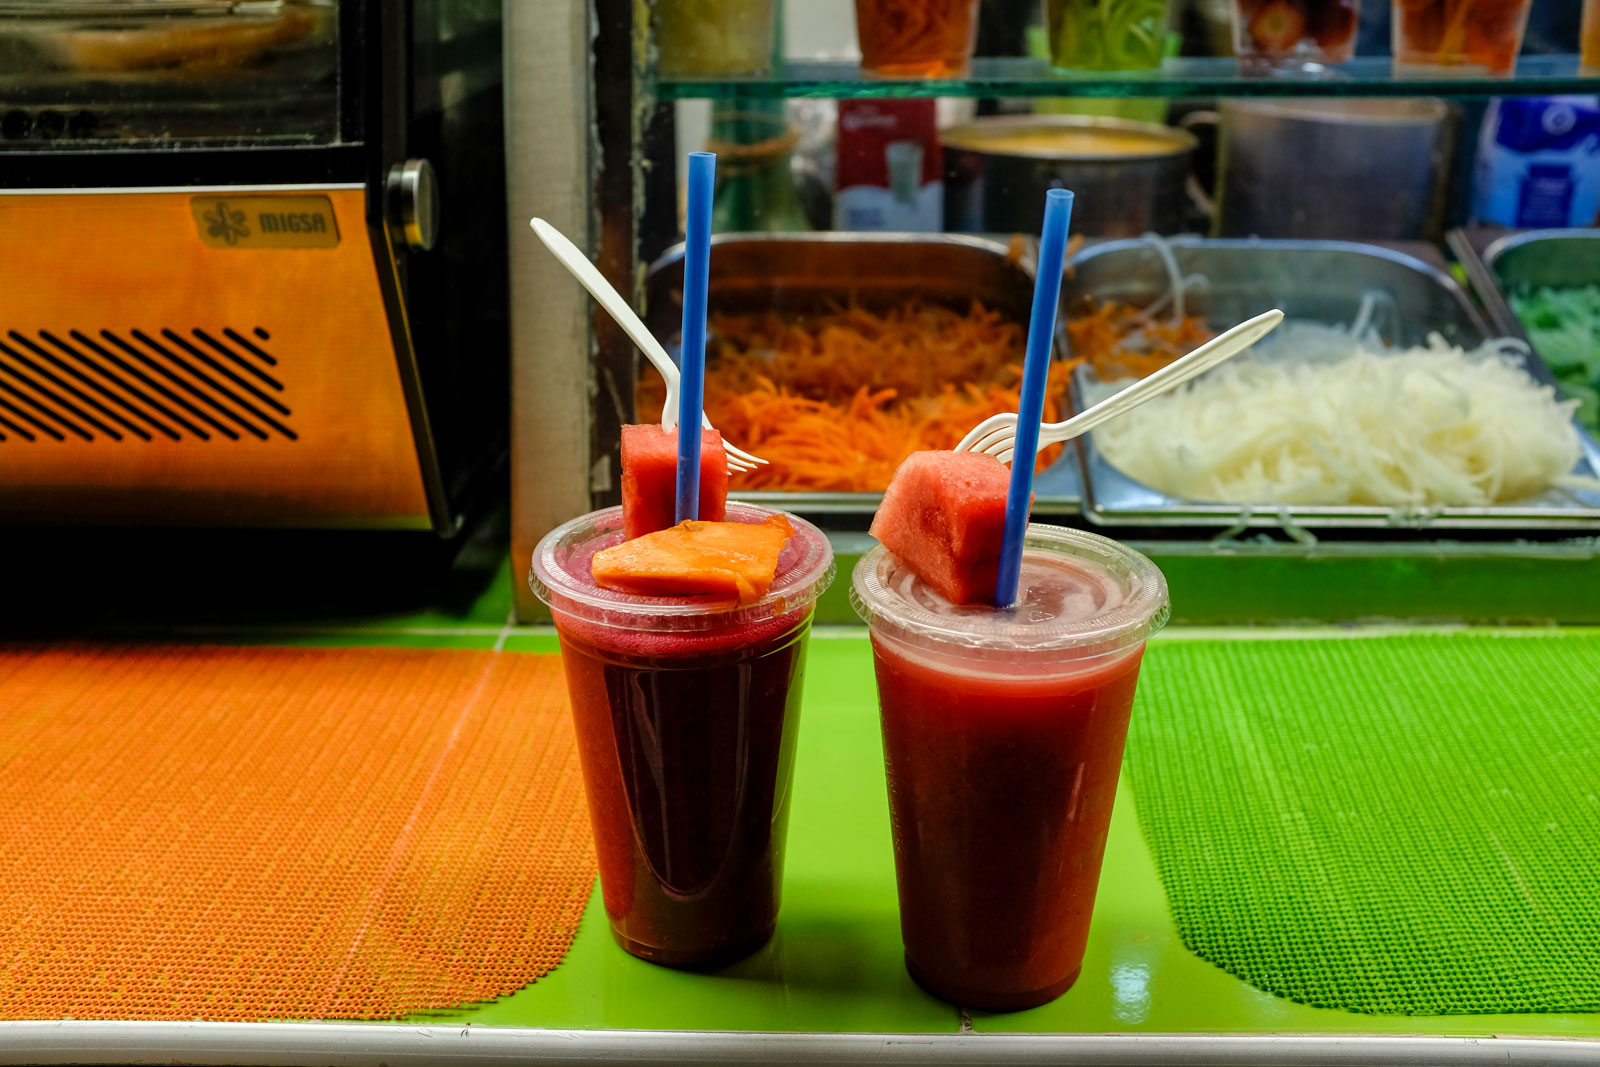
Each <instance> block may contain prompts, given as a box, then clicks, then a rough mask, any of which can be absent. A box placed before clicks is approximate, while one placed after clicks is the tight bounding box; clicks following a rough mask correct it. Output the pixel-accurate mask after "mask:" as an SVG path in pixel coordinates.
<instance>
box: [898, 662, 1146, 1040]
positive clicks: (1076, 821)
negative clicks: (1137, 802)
mask: <svg viewBox="0 0 1600 1067" xmlns="http://www.w3.org/2000/svg"><path fill="white" fill-rule="evenodd" d="M873 652H874V654H875V659H876V666H877V671H878V694H879V702H880V704H881V706H882V709H883V749H884V759H885V762H886V764H887V769H888V776H889V807H890V816H891V819H892V821H893V825H894V842H895V867H896V874H897V875H898V878H899V885H900V931H901V936H902V937H903V938H904V940H905V945H906V966H907V967H908V968H909V970H910V971H911V974H912V977H914V978H916V979H917V981H918V982H919V983H920V984H922V985H923V986H925V987H926V988H927V989H928V990H929V991H930V992H933V993H934V994H936V995H938V996H940V997H943V998H944V999H946V1000H950V1001H953V1002H955V1003H957V1004H963V1005H968V1006H971V1007H977V1008H989V1009H994V1010H998V1011H1012V1010H1016V1009H1019V1008H1028V1007H1033V1006H1034V1005H1037V1004H1043V1003H1045V1002H1046V1001H1048V1000H1053V999H1054V998H1056V997H1058V996H1060V995H1061V994H1062V993H1064V992H1065V991H1066V990H1067V988H1068V987H1069V986H1071V985H1072V983H1073V982H1074V981H1075V980H1076V979H1077V977H1078V968H1079V967H1080V966H1081V964H1082V962H1083V953H1084V947H1085V946H1086V945H1087V943H1088V939H1089V917H1090V914H1091V913H1092V912H1093V909H1094V895H1095V887H1096V885H1097V884H1098V883H1099V880H1100V861H1101V858H1102V856H1103V855H1104V853H1105V844H1106V830H1107V828H1108V827H1109V826H1110V825H1111V805H1112V801H1113V800H1114V799H1115V798H1116V793H1117V775H1118V772H1119V771H1120V769H1121V766H1122V747H1123V742H1124V741H1125V740H1126V738H1127V735H1128V714H1129V711H1130V710H1131V708H1132V706H1133V690H1134V682H1135V680H1136V679H1137V678H1138V674H1139V660H1140V658H1141V655H1142V649H1135V650H1134V651H1133V652H1131V653H1128V654H1126V655H1123V656H1121V657H1119V658H1117V659H1116V660H1115V661H1114V662H1112V663H1110V664H1107V665H1105V666H1103V667H1098V668H1095V669H1092V670H1089V671H1085V672H1083V673H1082V674H1078V675H1069V676H1067V677H1065V678H1061V677H1058V678H1026V677H1021V678H1018V677H1010V678H1008V677H1005V676H1000V675H967V674H964V673H962V672H959V671H955V670H946V669H941V668H939V667H937V666H934V665H932V664H930V663H929V662H928V661H927V660H925V659H923V658H921V657H919V656H915V655H907V654H906V651H905V650H904V649H903V648H901V649H897V648H896V647H895V643H894V642H892V641H887V640H883V639H877V640H874V641H873ZM979 783H982V784H981V785H980V784H979Z"/></svg>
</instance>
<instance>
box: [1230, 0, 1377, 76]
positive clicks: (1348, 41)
mask: <svg viewBox="0 0 1600 1067" xmlns="http://www.w3.org/2000/svg"><path fill="white" fill-rule="evenodd" d="M1360 10H1361V8H1360V3H1359V0H1233V44H1234V51H1235V53H1236V54H1237V55H1238V56H1239V58H1240V60H1241V61H1242V62H1243V63H1244V64H1245V65H1246V66H1247V67H1250V66H1266V67H1279V68H1307V67H1319V66H1328V65H1331V64H1334V63H1343V62H1344V61H1346V60H1347V59H1349V58H1350V57H1351V56H1353V55H1354V54H1355V49H1356V30H1357V28H1358V24H1359V22H1360Z"/></svg>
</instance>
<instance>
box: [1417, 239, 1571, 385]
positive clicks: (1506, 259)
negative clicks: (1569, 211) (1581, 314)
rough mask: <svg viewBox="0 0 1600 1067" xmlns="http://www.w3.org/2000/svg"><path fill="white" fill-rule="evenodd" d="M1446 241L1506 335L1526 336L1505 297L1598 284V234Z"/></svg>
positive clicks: (1487, 309) (1500, 330) (1491, 319)
mask: <svg viewBox="0 0 1600 1067" xmlns="http://www.w3.org/2000/svg"><path fill="white" fill-rule="evenodd" d="M1447 240H1448V241H1449V244H1450V250H1451V251H1452V252H1454V253H1455V255H1456V258H1457V259H1458V260H1460V262H1461V265H1462V267H1463V268H1465V270H1466V272H1467V279H1468V280H1469V281H1470V282H1471V283H1472V288H1473V290H1474V291H1475V292H1476V293H1477V295H1478V299H1479V300H1481V301H1482V302H1483V309H1484V311H1485V312H1487V313H1488V316H1489V321H1490V322H1491V323H1493V324H1494V327H1495V329H1496V331H1498V332H1499V333H1501V334H1504V335H1506V336H1508V337H1522V338H1526V336H1527V335H1526V334H1525V333H1524V331H1523V329H1522V323H1520V322H1519V321H1517V316H1516V313H1515V312H1513V311H1512V310H1511V304H1510V303H1509V301H1508V299H1507V298H1508V297H1510V295H1511V294H1512V293H1513V292H1514V291H1516V290H1518V289H1521V288H1524V287H1533V286H1544V285H1548V286H1554V287H1557V288H1563V287H1567V286H1579V285H1596V284H1600V230H1594V229H1573V230H1520V231H1517V230H1509V231H1508V230H1503V229H1476V230H1452V231H1450V234H1449V236H1448V238H1447ZM1540 366H1543V363H1542V361H1541V363H1540ZM1552 380H1553V379H1552Z"/></svg>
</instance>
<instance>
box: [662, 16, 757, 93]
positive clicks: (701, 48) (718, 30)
mask: <svg viewBox="0 0 1600 1067" xmlns="http://www.w3.org/2000/svg"><path fill="white" fill-rule="evenodd" d="M654 7H655V20H656V26H655V29H656V53H657V61H656V69H657V71H658V72H659V73H661V74H663V75H665V76H667V77H681V76H686V75H687V76H690V77H694V76H701V77H713V76H716V75H719V74H760V73H763V72H764V71H766V69H767V68H768V67H769V66H771V65H772V50H773V41H774V37H773V29H774V25H775V23H774V14H773V2H772V0H660V2H658V3H657V4H655V5H654Z"/></svg>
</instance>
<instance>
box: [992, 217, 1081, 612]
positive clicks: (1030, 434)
mask: <svg viewBox="0 0 1600 1067" xmlns="http://www.w3.org/2000/svg"><path fill="white" fill-rule="evenodd" d="M1044 195H1045V199H1044V231H1043V232H1042V233H1040V235H1039V273H1038V276H1037V277H1036V278H1035V279H1034V283H1033V317H1032V318H1031V319H1029V321H1028V352H1027V355H1026V357H1025V358H1024V360H1023V364H1022V397H1021V399H1020V400H1019V401H1018V403H1017V440H1016V444H1015V445H1013V446H1012V452H1011V487H1010V489H1008V490H1007V492H1006V530H1005V534H1004V535H1003V537H1002V538H1001V541H1000V575H999V578H998V579H997V580H996V581H995V585H994V606H995V607H997V608H1009V607H1011V606H1012V605H1013V604H1015V603H1016V602H1017V587H1018V586H1019V585H1021V584H1022V539H1023V537H1024V536H1026V534H1027V532H1028V511H1029V508H1030V506H1031V504H1032V503H1033V465H1034V462H1035V460H1036V457H1037V456H1038V454H1039V424H1040V423H1041V422H1043V421H1044V387H1045V383H1046V381H1047V379H1048V378H1049V374H1050V342H1051V339H1052V338H1054V337H1055V330H1056V305H1057V303H1059V301H1060V300H1061V268H1062V267H1063V266H1064V265H1065V263H1066V258H1067V224H1068V223H1069V222H1071V221H1072V194H1071V193H1069V192H1068V191H1067V190H1065V189H1051V190H1050V191H1049V192H1048V193H1045V194H1044Z"/></svg>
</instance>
